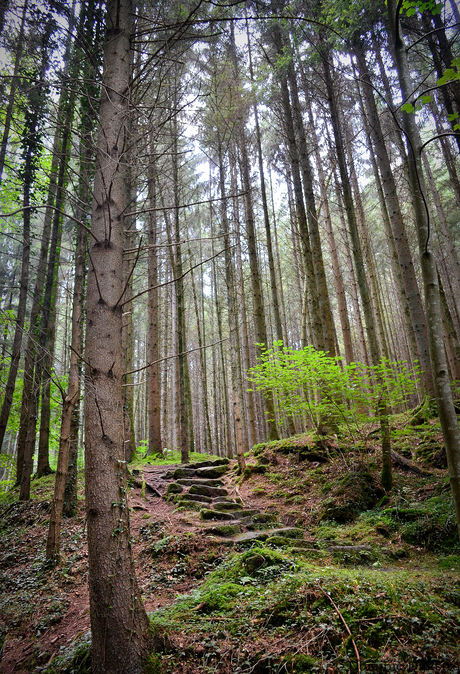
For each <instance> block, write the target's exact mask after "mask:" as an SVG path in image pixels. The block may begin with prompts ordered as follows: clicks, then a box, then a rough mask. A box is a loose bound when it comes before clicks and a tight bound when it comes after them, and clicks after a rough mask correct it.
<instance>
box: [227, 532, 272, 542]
mask: <svg viewBox="0 0 460 674" xmlns="http://www.w3.org/2000/svg"><path fill="white" fill-rule="evenodd" d="M267 538H268V534H267V533H265V532H264V531H246V532H245V533H244V534H239V535H238V536H235V538H234V541H235V543H247V542H248V541H265V540H266V539H267Z"/></svg>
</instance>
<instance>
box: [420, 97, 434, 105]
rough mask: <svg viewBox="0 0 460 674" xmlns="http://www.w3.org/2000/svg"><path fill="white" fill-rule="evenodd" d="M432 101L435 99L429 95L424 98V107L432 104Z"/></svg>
mask: <svg viewBox="0 0 460 674" xmlns="http://www.w3.org/2000/svg"><path fill="white" fill-rule="evenodd" d="M432 100H433V99H432V97H431V96H430V95H429V94H427V95H426V96H422V103H423V105H427V104H428V103H431V101H432Z"/></svg>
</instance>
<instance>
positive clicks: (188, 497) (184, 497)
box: [175, 494, 212, 503]
mask: <svg viewBox="0 0 460 674" xmlns="http://www.w3.org/2000/svg"><path fill="white" fill-rule="evenodd" d="M175 501H176V503H179V502H180V501H197V502H198V503H211V501H212V498H210V497H209V496H203V495H202V494H181V495H179V496H176V499H175Z"/></svg>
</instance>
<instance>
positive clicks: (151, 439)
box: [147, 148, 163, 456]
mask: <svg viewBox="0 0 460 674" xmlns="http://www.w3.org/2000/svg"><path fill="white" fill-rule="evenodd" d="M156 196H157V195H156V175H155V156H154V152H153V148H150V156H149V173H148V197H149V205H150V208H151V209H152V210H151V211H150V213H149V215H148V245H149V252H148V285H149V288H152V290H150V292H149V296H148V321H149V325H148V334H147V344H148V346H147V354H148V355H147V362H148V363H152V365H151V366H150V367H149V369H148V452H147V453H148V454H149V455H153V456H158V455H160V454H161V452H162V451H163V440H162V437H161V415H160V410H161V406H160V401H161V391H160V368H159V363H158V362H157V361H158V360H159V348H158V347H159V331H158V291H157V288H156V285H157V284H158V250H157V227H158V222H157V212H156V205H157V198H156Z"/></svg>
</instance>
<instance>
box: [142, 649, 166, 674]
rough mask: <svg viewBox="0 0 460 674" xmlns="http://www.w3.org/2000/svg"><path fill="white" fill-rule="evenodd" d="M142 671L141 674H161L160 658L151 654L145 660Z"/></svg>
mask: <svg viewBox="0 0 460 674" xmlns="http://www.w3.org/2000/svg"><path fill="white" fill-rule="evenodd" d="M142 671H143V674H162V672H163V668H162V665H161V660H160V658H159V657H158V656H157V655H156V654H155V653H151V654H150V655H149V656H148V657H147V658H146V660H145V662H144V664H143V667H142Z"/></svg>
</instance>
